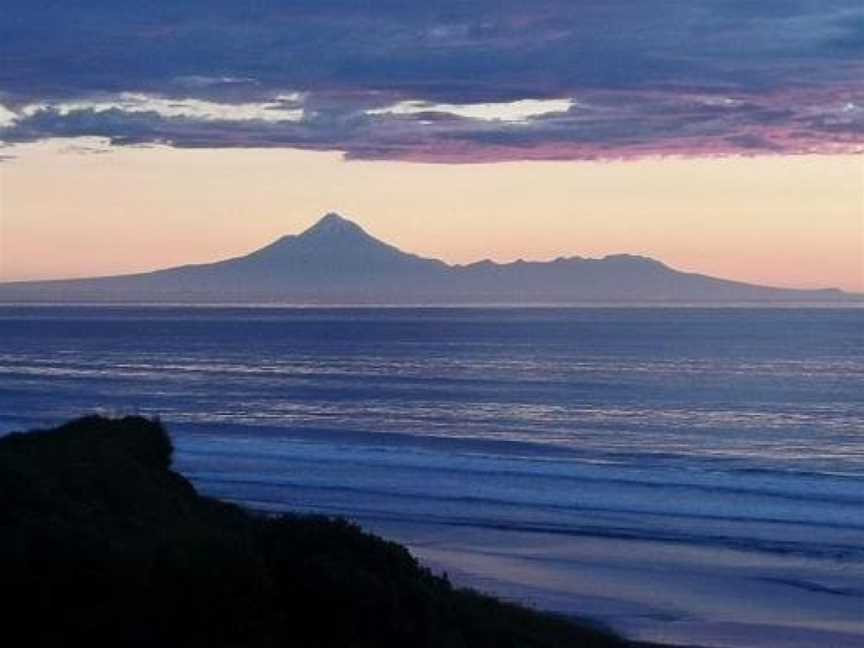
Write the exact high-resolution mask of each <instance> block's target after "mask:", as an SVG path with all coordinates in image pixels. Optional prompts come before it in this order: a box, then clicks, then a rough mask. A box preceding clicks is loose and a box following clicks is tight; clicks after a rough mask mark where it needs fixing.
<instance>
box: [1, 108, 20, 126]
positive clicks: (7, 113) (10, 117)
mask: <svg viewBox="0 0 864 648" xmlns="http://www.w3.org/2000/svg"><path fill="white" fill-rule="evenodd" d="M16 119H18V115H17V114H16V113H14V112H12V111H11V110H9V109H8V108H6V107H4V106H2V105H0V128H8V127H9V126H12V125H13V124H14V123H15V120H16Z"/></svg>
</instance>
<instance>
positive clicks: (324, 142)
mask: <svg viewBox="0 0 864 648" xmlns="http://www.w3.org/2000/svg"><path fill="white" fill-rule="evenodd" d="M4 5H5V8H4V12H5V16H4V19H3V20H2V21H0V140H3V141H5V142H26V141H36V140H40V139H44V138H50V137H78V136H100V137H107V138H110V139H111V140H112V141H113V142H114V143H115V144H128V143H146V142H157V141H158V142H169V143H171V144H172V145H174V146H178V147H261V146H263V147H298V148H307V149H315V150H341V151H344V152H345V153H346V155H347V156H349V157H353V158H372V159H378V158H386V159H404V160H427V161H441V162H471V161H487V160H505V159H506V160H514V159H595V158H628V157H639V156H644V155H664V154H675V155H717V154H731V153H806V152H849V151H859V150H861V148H862V145H864V88H862V81H861V80H862V79H864V65H862V64H861V61H862V60H864V8H862V6H861V5H860V3H859V2H858V1H857V0H855V1H847V0H819V1H810V0H762V1H761V2H744V1H736V0H693V1H692V2H664V1H660V0H644V1H643V2H638V3H635V2H625V1H623V0H604V1H602V2H601V1H599V0H597V1H590V0H588V1H583V2H572V1H567V2H563V1H562V2H557V1H552V2H536V3H525V2H513V1H508V0H496V1H495V2H492V1H491V0H478V1H477V2H472V3H464V2H446V1H444V2H434V3H420V2H417V3H413V2H406V1H404V0H403V1H401V2H395V1H394V2H391V1H388V0H384V1H380V2H375V3H356V2H348V1H347V0H345V1H342V2H339V1H328V0H314V1H313V0H308V1H306V2H275V1H271V2H268V1H266V0H262V1H259V2H256V3H237V2H227V0H209V1H208V2H203V1H202V2H184V3H164V2H156V1H155V0H150V1H149V2H146V1H145V2H143V3H142V2H136V3H131V2H124V1H116V2H113V3H102V2H95V1H94V2H80V1H79V2H76V1H71V0H70V1H69V2H64V3H56V2H50V3H49V2H44V1H42V0H29V1H28V2H26V3H24V2H19V0H9V1H8V2H7V3H4ZM175 5H178V6H175Z"/></svg>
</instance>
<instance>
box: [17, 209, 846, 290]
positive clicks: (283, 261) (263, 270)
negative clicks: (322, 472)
mask: <svg viewBox="0 0 864 648" xmlns="http://www.w3.org/2000/svg"><path fill="white" fill-rule="evenodd" d="M861 297H862V296H860V295H852V294H850V293H844V292H842V291H840V290H836V289H825V290H792V289H785V288H771V287H766V286H756V285H752V284H746V283H741V282H737V281H728V280H725V279H717V278H714V277H709V276H706V275H700V274H695V273H689V272H681V271H679V270H675V269H672V268H670V267H668V266H666V265H664V264H663V263H661V262H659V261H655V260H654V259H650V258H647V257H642V256H633V255H629V254H616V255H610V256H606V257H603V258H602V259H586V258H581V257H567V258H563V257H562V258H558V259H555V260H554V261H548V262H540V261H535V262H526V261H521V260H520V261H516V262H514V263H495V262H493V261H488V260H487V261H480V262H477V263H472V264H469V265H449V264H447V263H445V262H443V261H440V260H437V259H427V258H423V257H420V256H417V255H414V254H409V253H407V252H403V251H402V250H399V249H398V248H396V247H393V246H392V245H388V244H387V243H384V242H383V241H379V240H378V239H376V238H375V237H373V236H370V235H369V234H368V233H366V232H365V231H364V230H363V228H361V227H360V226H359V225H357V224H356V223H353V222H352V221H350V220H348V219H345V218H343V217H341V216H339V215H338V214H332V213H331V214H327V215H326V216H324V217H323V218H322V219H321V220H319V221H318V222H317V223H316V224H315V225H313V226H312V227H310V228H309V229H307V230H306V231H304V232H303V233H301V234H299V235H289V236H284V237H282V238H280V239H279V240H277V241H275V242H273V243H271V244H270V245H268V246H266V247H263V248H261V249H260V250H256V251H255V252H252V253H251V254H248V255H246V256H242V257H236V258H233V259H226V260H224V261H218V262H215V263H205V264H200V265H186V266H180V267H176V268H169V269H166V270H157V271H155V272H147V273H140V274H130V275H121V276H114V277H97V278H93V279H67V280H56V281H30V282H9V283H0V302H6V303H10V302H62V303H74V302H162V303H167V302H178V303H186V302H189V303H205V302H210V303H213V302H219V303H226V302H232V303H259V302H278V303H288V304H393V305H398V304H578V303H597V302H610V303H632V302H652V303H653V302H656V303H682V302H688V303H690V302H711V303H724V302H726V303H728V302H759V303H762V302H843V301H857V300H860V299H861Z"/></svg>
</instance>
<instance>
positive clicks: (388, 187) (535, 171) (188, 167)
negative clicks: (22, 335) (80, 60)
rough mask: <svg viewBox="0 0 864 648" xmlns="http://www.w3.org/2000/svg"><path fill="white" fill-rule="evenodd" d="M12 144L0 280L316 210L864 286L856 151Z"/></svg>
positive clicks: (503, 247) (49, 273) (129, 260)
mask: <svg viewBox="0 0 864 648" xmlns="http://www.w3.org/2000/svg"><path fill="white" fill-rule="evenodd" d="M65 146H68V144H63V143H56V142H55V143H43V144H40V145H33V146H24V147H18V149H17V150H16V152H15V153H16V156H17V157H15V158H14V159H12V160H7V161H5V162H2V163H0V280H2V281H13V280H23V279H45V278H66V277H84V276H98V275H108V274H122V273H127V272H137V271H143V270H152V269H158V268H164V267H169V266H173V265H181V264H185V263H202V262H208V261H215V260H219V259H222V258H226V257H231V256H237V255H242V254H246V253H248V252H250V251H252V250H253V249H256V248H258V247H261V246H263V245H265V244H267V243H269V242H270V241H272V240H273V239H275V238H278V237H280V236H283V235H285V234H292V233H299V232H300V231H302V230H303V229H304V228H306V227H308V226H309V225H311V224H312V223H313V222H314V221H315V220H317V218H319V217H320V216H321V215H323V214H324V213H325V212H329V211H337V212H339V213H341V214H343V215H344V216H347V217H349V218H352V219H354V220H356V221H357V222H358V223H359V224H360V225H362V226H363V227H364V228H366V229H367V231H369V232H370V233H371V234H373V235H375V236H377V237H378V238H381V239H383V240H385V241H387V242H389V243H392V244H394V245H396V246H398V247H400V248H402V249H404V250H406V251H409V252H414V253H417V254H421V255H423V256H432V257H437V258H442V259H444V260H446V261H449V262H451V263H466V262H471V261H476V260H480V259H482V258H487V257H488V258H492V259H494V260H497V261H511V260H514V259H516V258H525V259H537V260H547V259H551V258H555V257H558V256H573V255H579V256H590V257H597V256H604V255H606V254H614V253H620V252H627V253H632V254H643V255H646V256H650V257H653V258H656V259H658V260H661V261H663V262H665V263H667V264H668V265H670V266H672V267H675V268H678V269H681V270H687V271H692V272H701V273H705V274H710V275H714V276H719V277H724V278H729V279H736V280H740V281H747V282H752V283H758V284H765V285H775V286H785V287H801V288H819V287H829V286H832V287H839V288H843V289H846V290H852V291H859V292H864V159H862V158H861V157H855V156H843V155H837V156H800V157H754V158H723V159H647V160H641V161H628V162H512V163H498V164H475V165H432V164H415V163H405V162H346V161H343V160H342V159H341V157H340V155H339V154H338V153H314V152H303V151H297V150H277V149H270V150H261V149H233V150H232V149H220V150H175V149H168V148H158V147H156V148H127V149H119V148H115V149H110V150H107V151H106V152H101V153H99V154H82V153H79V152H71V151H68V150H66V149H64V147H65Z"/></svg>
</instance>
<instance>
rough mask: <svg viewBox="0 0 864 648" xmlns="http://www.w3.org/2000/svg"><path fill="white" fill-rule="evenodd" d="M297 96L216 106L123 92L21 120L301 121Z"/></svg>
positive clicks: (25, 111)
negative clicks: (76, 116)
mask: <svg viewBox="0 0 864 648" xmlns="http://www.w3.org/2000/svg"><path fill="white" fill-rule="evenodd" d="M300 99H301V95H299V94H298V93H293V94H283V95H278V96H277V97H276V98H275V99H274V100H273V101H267V102H262V103H235V104H232V103H217V102H214V101H202V100H201V99H169V98H165V97H154V96H148V95H146V94H140V93H131V92H124V93H121V94H119V95H118V96H117V97H116V98H114V99H100V100H95V99H89V100H78V101H60V102H56V103H47V102H46V103H37V104H30V105H27V106H24V107H23V108H22V109H21V111H20V115H19V116H18V117H19V119H20V118H27V117H33V116H34V115H37V114H38V113H41V112H53V113H56V114H57V115H58V116H60V117H66V116H68V115H71V114H72V113H81V112H89V113H92V114H94V115H98V114H100V113H105V112H109V111H114V112H118V113H128V114H135V113H153V114H154V115H158V116H159V117H163V118H167V119H171V118H183V119H189V120H200V121H205V122H209V121H223V122H236V121H263V122H277V123H278V122H285V121H289V122H292V121H300V120H301V119H303V108H302V107H298V106H297V103H298V102H299V101H300Z"/></svg>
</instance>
